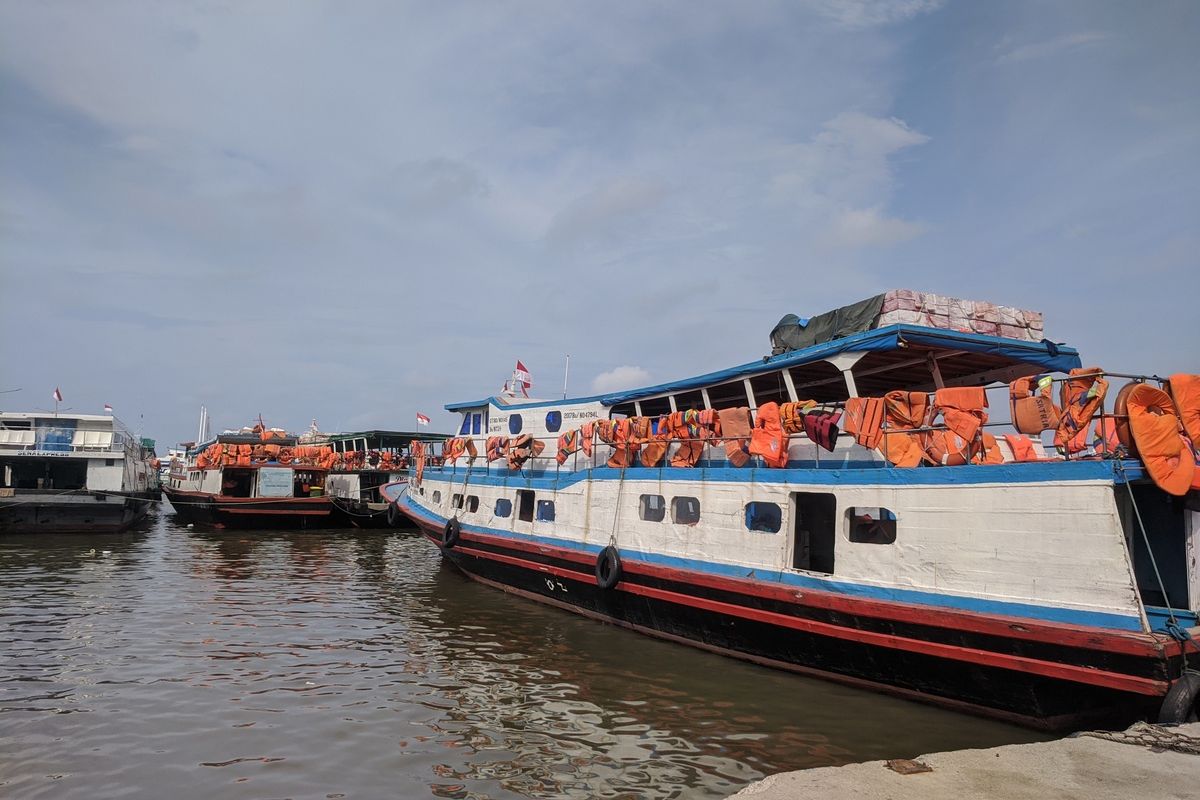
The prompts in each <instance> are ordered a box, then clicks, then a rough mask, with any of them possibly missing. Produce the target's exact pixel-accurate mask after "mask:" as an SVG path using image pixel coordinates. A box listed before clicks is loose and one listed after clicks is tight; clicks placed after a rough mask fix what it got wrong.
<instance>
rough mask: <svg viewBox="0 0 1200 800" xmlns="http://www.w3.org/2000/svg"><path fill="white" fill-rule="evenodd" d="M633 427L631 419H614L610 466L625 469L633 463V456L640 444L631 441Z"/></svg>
mask: <svg viewBox="0 0 1200 800" xmlns="http://www.w3.org/2000/svg"><path fill="white" fill-rule="evenodd" d="M632 429H633V421H632V420H631V419H628V418H626V419H618V420H613V423H612V446H613V451H612V455H610V456H609V457H608V466H610V467H614V468H618V469H623V468H625V467H628V466H631V465H632V464H633V456H634V454H635V453H637V449H638V446H637V445H636V444H634V443H632V442H630V435H631V433H632Z"/></svg>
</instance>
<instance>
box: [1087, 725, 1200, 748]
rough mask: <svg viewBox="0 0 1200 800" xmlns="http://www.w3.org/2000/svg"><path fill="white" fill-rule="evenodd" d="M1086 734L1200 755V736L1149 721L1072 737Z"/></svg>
mask: <svg viewBox="0 0 1200 800" xmlns="http://www.w3.org/2000/svg"><path fill="white" fill-rule="evenodd" d="M1084 736H1087V737H1090V738H1093V739H1104V740H1107V741H1110V742H1116V743H1117V744H1132V745H1137V746H1139V747H1149V748H1151V749H1152V750H1173V751H1174V752H1176V753H1187V754H1189V755H1194V756H1200V738H1198V737H1195V736H1189V735H1187V734H1186V733H1184V732H1183V731H1181V730H1179V729H1178V728H1167V727H1164V726H1162V725H1152V724H1150V723H1148V722H1135V723H1134V724H1133V725H1132V726H1131V727H1130V728H1129V729H1128V730H1124V731H1083V732H1082V733H1077V734H1075V735H1074V736H1073V737H1072V738H1080V737H1084Z"/></svg>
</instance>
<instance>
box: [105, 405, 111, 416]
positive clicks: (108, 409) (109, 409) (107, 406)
mask: <svg viewBox="0 0 1200 800" xmlns="http://www.w3.org/2000/svg"><path fill="white" fill-rule="evenodd" d="M104 413H105V414H111V413H112V406H111V405H109V404H108V403H105V404H104Z"/></svg>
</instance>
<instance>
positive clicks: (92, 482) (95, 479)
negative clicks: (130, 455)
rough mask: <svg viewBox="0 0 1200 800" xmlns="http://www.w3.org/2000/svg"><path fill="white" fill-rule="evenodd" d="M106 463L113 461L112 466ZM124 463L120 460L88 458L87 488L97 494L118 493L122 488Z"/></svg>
mask: <svg viewBox="0 0 1200 800" xmlns="http://www.w3.org/2000/svg"><path fill="white" fill-rule="evenodd" d="M108 461H115V462H116V463H114V464H113V465H112V466H109V465H108V464H107V462H108ZM124 477H125V461H124V459H122V458H119V457H118V458H115V459H105V458H89V459H88V464H87V488H88V489H90V490H92V491H99V492H119V491H121V489H122V488H124Z"/></svg>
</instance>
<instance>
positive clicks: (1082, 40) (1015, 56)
mask: <svg viewBox="0 0 1200 800" xmlns="http://www.w3.org/2000/svg"><path fill="white" fill-rule="evenodd" d="M1109 38H1111V37H1110V36H1109V34H1107V33H1103V32H1101V31H1082V32H1080V33H1068V34H1064V35H1062V36H1056V37H1055V38H1053V39H1047V40H1045V41H1042V42H1032V43H1030V44H1023V45H1020V46H1018V47H1014V48H1012V49H1010V50H1007V51H1006V52H1004V53H1001V54H1000V55H999V56H997V57H996V63H997V64H1013V63H1016V62H1019V61H1032V60H1034V59H1038V58H1049V57H1050V56H1054V55H1058V54H1059V53H1065V52H1067V51H1070V50H1078V49H1080V48H1083V47H1087V46H1088V45H1093V44H1097V43H1098V42H1103V41H1105V40H1106V39H1109Z"/></svg>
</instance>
